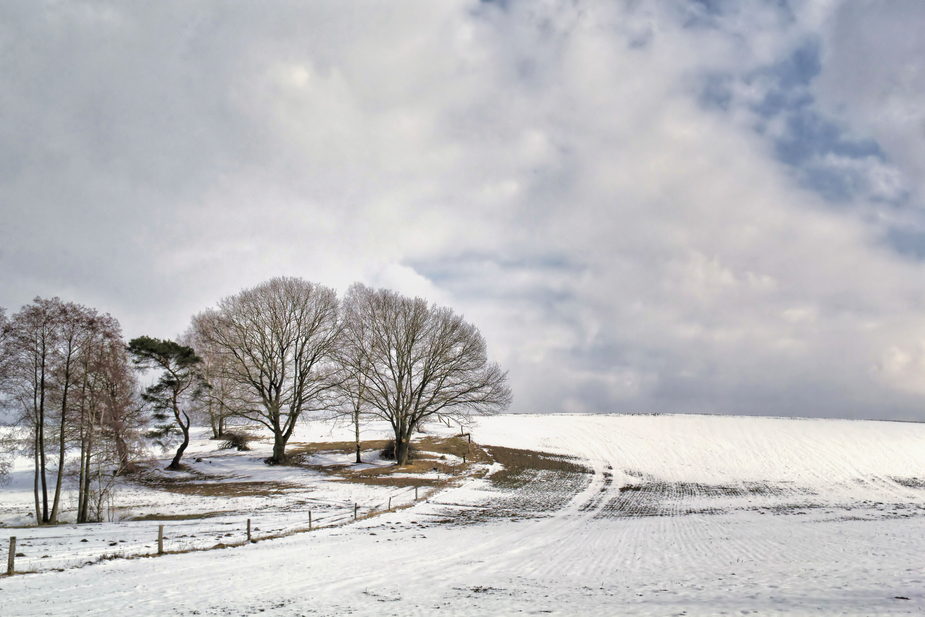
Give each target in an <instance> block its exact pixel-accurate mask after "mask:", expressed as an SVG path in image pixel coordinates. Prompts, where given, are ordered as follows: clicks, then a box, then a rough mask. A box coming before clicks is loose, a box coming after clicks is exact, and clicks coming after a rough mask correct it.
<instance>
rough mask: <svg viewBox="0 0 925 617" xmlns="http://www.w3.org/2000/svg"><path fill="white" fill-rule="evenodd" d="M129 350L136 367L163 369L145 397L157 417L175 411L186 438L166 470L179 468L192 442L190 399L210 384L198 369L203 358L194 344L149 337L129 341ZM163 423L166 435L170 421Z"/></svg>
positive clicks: (178, 425) (176, 418) (160, 417)
mask: <svg viewBox="0 0 925 617" xmlns="http://www.w3.org/2000/svg"><path fill="white" fill-rule="evenodd" d="M128 350H129V353H131V354H132V357H133V359H132V362H133V363H134V364H135V366H137V367H139V368H141V369H143V370H147V369H155V370H159V371H160V372H161V374H160V377H159V378H158V380H157V382H156V383H155V384H153V385H151V386H148V388H147V389H146V390H145V393H144V394H143V395H142V398H143V399H144V400H145V402H146V403H148V404H150V405H151V406H152V408H153V411H154V415H155V418H157V419H161V420H163V419H166V418H167V417H168V415H167V414H173V420H174V422H176V426H177V428H179V429H180V432H181V434H182V435H183V441H182V442H181V443H180V445H179V447H178V448H177V452H176V454H174V457H173V460H172V461H171V462H170V465H168V466H167V469H170V470H172V471H177V470H180V469H182V467H181V466H180V459H181V458H183V452H184V451H185V450H186V447H187V446H188V445H189V429H190V416H189V413H188V409H189V407H190V406H191V402H192V401H194V400H195V399H197V398H198V397H199V396H201V395H202V392H203V390H204V389H205V388H207V387H208V384H206V382H205V380H204V379H203V377H202V374H201V373H200V372H199V366H198V365H199V364H200V363H201V362H202V359H201V358H200V357H199V356H197V355H196V352H195V351H193V349H192V348H191V347H187V346H185V345H180V344H179V343H176V342H174V341H169V340H160V339H155V338H150V337H147V336H140V337H138V338H134V339H132V340H131V341H129V344H128ZM181 407H184V409H181ZM162 426H163V428H164V433H165V435H164V436H165V437H166V436H167V434H169V431H170V428H171V427H170V425H169V424H166V425H162Z"/></svg>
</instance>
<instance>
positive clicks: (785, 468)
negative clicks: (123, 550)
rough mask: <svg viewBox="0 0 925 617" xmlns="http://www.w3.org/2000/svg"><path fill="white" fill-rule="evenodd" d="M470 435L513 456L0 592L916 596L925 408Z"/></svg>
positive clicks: (572, 609) (157, 596)
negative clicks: (220, 537)
mask: <svg viewBox="0 0 925 617" xmlns="http://www.w3.org/2000/svg"><path fill="white" fill-rule="evenodd" d="M328 430H329V429H325V428H322V427H318V426H316V427H314V428H313V429H311V430H309V431H306V434H304V435H300V439H304V440H309V439H312V438H313V437H315V436H314V435H312V436H308V433H318V434H319V435H320V434H324V435H329V433H328V432H327V431H328ZM326 438H328V439H330V437H329V436H328V437H326ZM473 438H474V440H475V441H476V442H478V443H479V444H481V445H483V446H486V448H487V449H488V450H489V451H490V452H492V453H493V454H494V455H495V457H496V459H497V460H498V461H500V462H502V463H505V464H506V465H507V468H505V469H502V468H501V466H500V465H497V464H496V465H494V466H493V468H492V470H493V471H494V473H493V474H492V475H491V476H490V477H488V478H485V479H473V480H470V481H468V482H466V483H464V484H463V485H461V486H458V487H456V488H451V489H447V490H445V491H443V492H440V493H437V494H433V495H431V498H430V499H429V500H428V501H427V502H424V501H421V502H418V503H417V504H416V505H414V506H413V507H410V508H407V509H404V510H401V511H398V512H394V513H384V514H381V515H378V516H375V517H371V518H368V519H366V520H363V521H360V522H357V523H351V524H348V525H345V526H340V527H332V528H326V529H322V530H316V531H313V532H311V533H306V534H298V535H294V536H290V537H287V538H281V539H277V540H270V541H264V542H260V543H257V544H252V545H247V546H243V547H239V548H232V549H222V550H213V551H206V552H194V553H187V554H182V555H167V556H162V557H158V558H153V559H150V558H146V559H132V560H114V561H108V562H104V563H100V564H96V565H91V566H86V567H83V568H79V569H71V570H65V571H63V572H48V573H41V574H32V575H23V576H16V577H13V578H10V579H0V598H2V600H3V604H2V610H0V613H2V614H3V615H38V614H43V615H44V614H57V615H72V614H73V615H76V614H81V615H83V614H105V613H111V612H115V611H118V612H119V613H120V614H124V615H161V614H181V615H186V614H202V615H210V614H211V615H229V614H233V615H241V614H246V615H250V614H256V613H261V614H273V615H309V614H321V615H341V614H353V615H393V614H394V615H432V614H450V615H457V614H459V615H498V614H513V613H519V612H524V613H528V614H537V613H544V614H560V615H635V614H655V615H669V614H687V615H692V614H702V615H713V614H722V613H725V614H732V613H735V614H748V613H749V612H757V613H759V614H775V613H789V614H852V615H872V614H889V613H906V612H918V611H922V610H925V560H923V558H922V555H923V554H925V425H919V424H907V423H886V422H856V421H839V420H790V419H775V418H741V417H722V416H567V415H558V416H548V415H542V416H498V417H492V418H485V419H482V420H481V421H480V423H479V426H478V427H477V428H475V429H474V430H473ZM86 530H87V528H86V527H83V528H80V532H82V533H86ZM25 531H26V530H22V532H25ZM17 533H21V531H20V530H17ZM10 535H12V533H11V534H10Z"/></svg>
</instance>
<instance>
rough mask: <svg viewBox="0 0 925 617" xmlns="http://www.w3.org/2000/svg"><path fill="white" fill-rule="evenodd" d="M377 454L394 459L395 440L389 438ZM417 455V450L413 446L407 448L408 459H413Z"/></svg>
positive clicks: (386, 458)
mask: <svg viewBox="0 0 925 617" xmlns="http://www.w3.org/2000/svg"><path fill="white" fill-rule="evenodd" d="M379 456H381V457H382V458H384V459H385V460H387V461H394V460H395V440H394V439H390V440H389V442H388V443H387V444H385V448H383V449H382V452H380V453H379ZM417 457H418V450H417V448H415V447H414V446H411V447H409V448H408V460H409V461H413V460H414V459H416V458H417Z"/></svg>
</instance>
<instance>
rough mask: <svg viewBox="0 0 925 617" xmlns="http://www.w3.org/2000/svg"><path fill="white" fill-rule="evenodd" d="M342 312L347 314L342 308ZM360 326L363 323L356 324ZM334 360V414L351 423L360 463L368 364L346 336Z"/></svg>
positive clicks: (368, 409)
mask: <svg viewBox="0 0 925 617" xmlns="http://www.w3.org/2000/svg"><path fill="white" fill-rule="evenodd" d="M343 315H347V312H346V311H344V312H343ZM357 327H358V328H362V324H357ZM337 360H338V364H339V365H340V371H341V375H340V377H339V379H338V380H337V384H338V385H337V388H336V390H335V391H336V393H337V397H338V404H337V405H336V406H335V407H334V408H333V412H334V417H335V418H337V419H343V420H345V421H347V422H350V423H351V424H352V425H353V434H354V442H355V444H356V463H358V464H359V463H362V462H363V459H362V457H361V456H360V426H361V424H362V422H363V420H364V419H365V418H367V417H368V416H369V415H370V405H369V403H368V402H367V400H366V384H367V381H368V380H369V376H368V367H367V366H366V364H365V361H364V360H365V358H364V356H363V350H362V349H361V348H359V347H356V346H355V345H351V344H349V341H347V339H346V338H344V339H342V341H341V344H340V345H339V346H338V352H337Z"/></svg>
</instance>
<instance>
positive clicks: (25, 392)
mask: <svg viewBox="0 0 925 617" xmlns="http://www.w3.org/2000/svg"><path fill="white" fill-rule="evenodd" d="M58 303H60V301H59V300H58V299H57V298H55V299H53V300H43V299H42V298H35V300H34V301H33V303H32V304H31V305H28V306H25V307H23V308H22V309H20V311H19V312H17V313H15V314H14V315H13V317H12V319H11V324H10V325H11V327H12V331H11V333H10V337H9V340H8V344H7V350H8V353H9V375H8V379H7V380H6V381H5V382H4V388H5V394H6V396H7V397H9V399H10V403H11V404H12V406H13V407H14V409H15V411H16V412H17V421H18V423H19V424H21V425H23V426H24V427H25V428H26V430H27V433H28V437H29V443H28V444H26V448H25V449H26V450H27V451H28V452H30V453H31V454H32V456H33V458H34V463H35V466H34V470H35V473H34V478H33V480H34V481H33V492H34V495H35V521H36V523H37V524H40V525H41V524H43V523H49V522H51V519H50V517H49V509H48V469H47V465H48V450H47V444H46V441H47V440H46V438H47V437H49V430H50V429H49V427H48V424H49V423H50V421H49V415H50V408H51V407H52V405H53V402H52V401H53V390H54V386H55V384H54V373H55V360H56V357H55V356H56V354H55V350H56V348H57V345H58V330H57V322H56V316H57V309H56V306H57V304H58ZM52 443H53V440H52Z"/></svg>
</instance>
